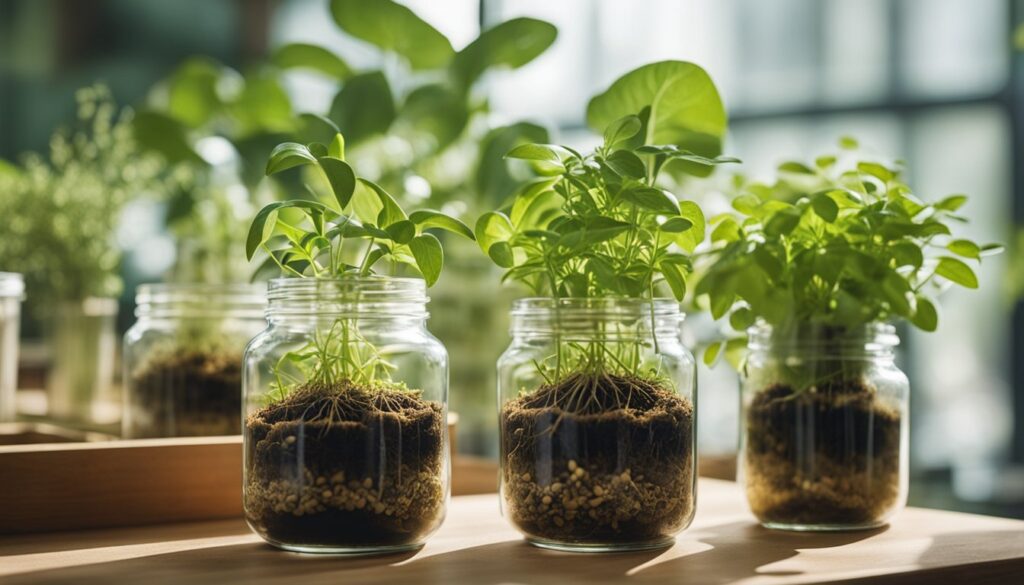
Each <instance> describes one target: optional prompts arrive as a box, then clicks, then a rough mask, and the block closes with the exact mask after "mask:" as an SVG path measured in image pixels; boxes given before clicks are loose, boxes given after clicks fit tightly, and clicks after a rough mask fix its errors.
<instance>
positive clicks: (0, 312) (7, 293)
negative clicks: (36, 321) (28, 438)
mask: <svg viewBox="0 0 1024 585" xmlns="http://www.w3.org/2000/svg"><path fill="white" fill-rule="evenodd" d="M24 296H25V281H24V280H23V279H22V277H21V275H20V274H15V273H13V272H0V422H10V421H13V420H14V415H15V412H16V410H17V409H16V405H15V398H16V395H15V393H16V392H17V390H18V330H19V325H20V323H21V301H22V299H23V298H24Z"/></svg>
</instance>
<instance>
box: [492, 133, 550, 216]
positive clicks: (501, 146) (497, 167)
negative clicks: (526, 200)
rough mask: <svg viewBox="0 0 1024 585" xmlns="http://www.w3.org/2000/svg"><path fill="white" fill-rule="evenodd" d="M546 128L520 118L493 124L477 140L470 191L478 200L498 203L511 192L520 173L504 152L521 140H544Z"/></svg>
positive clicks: (545, 138)
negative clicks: (518, 120)
mask: <svg viewBox="0 0 1024 585" xmlns="http://www.w3.org/2000/svg"><path fill="white" fill-rule="evenodd" d="M548 139H549V137H548V131H547V130H546V129H545V128H544V127H542V126H538V125H536V124H529V123H526V122H519V123H516V124H511V125H509V126H501V127H499V128H495V129H493V130H491V131H490V132H488V133H487V134H485V135H484V137H483V139H481V140H480V147H479V155H478V158H477V160H476V165H475V174H474V177H473V187H474V189H473V191H474V192H475V193H476V195H477V198H478V200H479V201H480V202H487V203H488V204H490V205H498V204H499V203H500V202H503V201H505V200H506V199H507V198H508V197H509V196H511V195H512V194H513V193H514V192H515V191H516V189H517V188H518V186H519V185H520V183H521V182H522V177H521V176H520V175H519V174H518V173H517V172H516V169H514V168H510V167H513V166H514V165H509V164H508V163H507V162H506V161H505V160H504V158H503V157H504V155H505V153H506V152H508V151H509V150H511V149H512V148H514V147H515V146H516V145H517V144H522V143H530V142H534V143H544V142H547V141H548Z"/></svg>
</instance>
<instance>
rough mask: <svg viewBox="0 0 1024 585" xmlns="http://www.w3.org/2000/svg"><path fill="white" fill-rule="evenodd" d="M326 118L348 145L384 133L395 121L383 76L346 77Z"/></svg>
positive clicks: (378, 73)
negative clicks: (332, 122)
mask: <svg viewBox="0 0 1024 585" xmlns="http://www.w3.org/2000/svg"><path fill="white" fill-rule="evenodd" d="M372 4H373V3H370V4H368V5H372ZM330 118H331V120H333V121H334V122H335V123H337V125H338V128H340V129H341V133H342V134H344V135H345V139H346V140H348V142H349V143H350V144H356V143H358V142H360V141H362V140H365V139H367V138H369V137H371V136H374V135H377V134H383V133H385V132H387V131H388V128H390V127H391V123H392V122H393V121H394V120H395V102H394V99H393V98H392V97H391V87H390V86H389V85H388V80H387V78H385V77H384V74H383V73H381V72H380V71H372V72H370V73H363V74H360V75H355V76H353V77H351V78H349V79H348V81H346V82H345V85H344V87H342V88H341V91H339V92H338V95H336V96H335V97H334V101H333V102H332V103H331V113H330Z"/></svg>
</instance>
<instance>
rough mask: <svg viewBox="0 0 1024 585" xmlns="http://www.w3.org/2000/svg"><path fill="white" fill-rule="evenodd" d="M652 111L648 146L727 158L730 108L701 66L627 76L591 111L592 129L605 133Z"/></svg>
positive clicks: (678, 65) (662, 65)
mask: <svg viewBox="0 0 1024 585" xmlns="http://www.w3.org/2000/svg"><path fill="white" fill-rule="evenodd" d="M644 108H650V113H649V118H648V121H647V128H646V132H645V136H644V140H643V143H646V144H675V145H678V146H680V147H681V148H685V149H687V150H690V151H693V152H694V153H696V154H703V155H710V156H714V155H717V154H719V153H720V152H721V140H722V138H723V137H724V136H725V131H726V114H725V107H724V106H723V105H722V100H721V98H720V97H719V95H718V90H717V89H716V88H715V84H714V83H713V82H712V81H711V77H709V76H708V74H707V72H705V71H704V70H703V69H702V68H701V67H700V66H698V65H695V64H693V63H687V62H684V61H662V62H659V63H652V64H649V65H644V66H642V67H640V68H638V69H634V70H633V71H630V72H629V73H627V74H625V75H623V76H622V77H620V78H619V79H618V80H616V81H615V82H614V83H612V85H611V87H609V88H608V90H606V91H605V92H603V93H601V94H599V95H597V96H596V97H594V98H593V99H592V100H590V103H589V104H588V105H587V124H588V125H589V126H590V127H591V129H593V130H594V131H595V132H601V131H603V130H604V129H605V128H607V127H608V125H610V124H611V123H612V122H614V121H616V120H618V119H620V118H622V117H624V116H628V115H631V114H637V113H639V112H640V111H641V110H643V109H644Z"/></svg>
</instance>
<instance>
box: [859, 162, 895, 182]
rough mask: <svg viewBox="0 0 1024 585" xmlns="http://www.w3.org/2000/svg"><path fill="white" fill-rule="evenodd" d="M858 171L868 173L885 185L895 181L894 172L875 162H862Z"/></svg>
mask: <svg viewBox="0 0 1024 585" xmlns="http://www.w3.org/2000/svg"><path fill="white" fill-rule="evenodd" d="M857 170H859V171H860V172H862V173H867V174H869V175H871V176H873V177H875V178H876V179H878V180H880V181H882V182H883V183H888V182H889V181H891V180H892V179H893V176H894V175H893V174H892V171H890V170H889V169H888V168H886V167H885V166H883V165H880V164H878V163H873V162H862V163H858V164H857Z"/></svg>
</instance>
